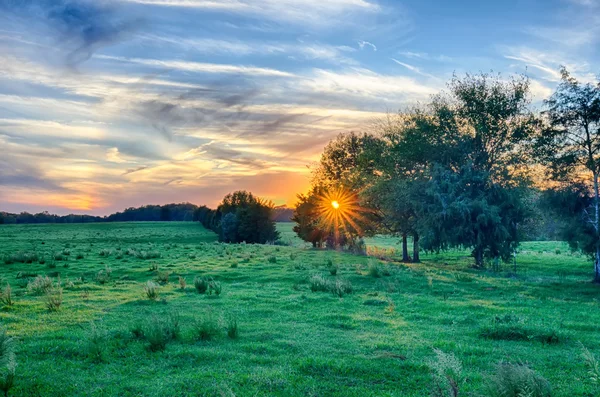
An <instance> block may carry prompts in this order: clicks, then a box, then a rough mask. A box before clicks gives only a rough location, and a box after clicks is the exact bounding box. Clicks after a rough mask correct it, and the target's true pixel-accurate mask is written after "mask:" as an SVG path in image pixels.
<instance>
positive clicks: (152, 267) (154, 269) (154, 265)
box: [148, 262, 158, 272]
mask: <svg viewBox="0 0 600 397" xmlns="http://www.w3.org/2000/svg"><path fill="white" fill-rule="evenodd" d="M148 271H149V272H157V271H158V263H156V262H150V267H149V269H148Z"/></svg>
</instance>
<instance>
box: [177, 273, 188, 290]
mask: <svg viewBox="0 0 600 397" xmlns="http://www.w3.org/2000/svg"><path fill="white" fill-rule="evenodd" d="M177 280H178V281H179V288H180V289H182V290H185V287H187V281H186V279H185V277H183V276H179V277H178V278H177Z"/></svg>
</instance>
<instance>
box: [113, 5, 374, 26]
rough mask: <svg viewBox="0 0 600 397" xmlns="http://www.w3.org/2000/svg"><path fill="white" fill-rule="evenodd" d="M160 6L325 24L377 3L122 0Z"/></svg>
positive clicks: (341, 20) (363, 10)
mask: <svg viewBox="0 0 600 397" xmlns="http://www.w3.org/2000/svg"><path fill="white" fill-rule="evenodd" d="M123 1H127V2H129V3H137V4H143V5H150V6H160V7H182V8H190V9H198V10H206V11H218V12H224V13H232V14H237V15H242V16H245V17H248V16H253V17H255V18H267V19H270V20H272V21H276V22H280V23H284V22H285V23H293V24H299V25H304V26H306V25H310V26H313V27H329V28H331V25H332V24H335V23H336V22H337V23H344V21H345V19H344V17H346V18H348V15H349V14H356V13H377V12H379V11H380V10H381V8H380V6H379V5H378V4H376V3H372V2H369V1H366V0H327V1H322V0H219V1H215V0H123Z"/></svg>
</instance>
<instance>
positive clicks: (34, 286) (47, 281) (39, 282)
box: [27, 276, 52, 295]
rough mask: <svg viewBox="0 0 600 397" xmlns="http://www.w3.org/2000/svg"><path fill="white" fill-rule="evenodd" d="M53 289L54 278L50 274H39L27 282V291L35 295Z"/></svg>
mask: <svg viewBox="0 0 600 397" xmlns="http://www.w3.org/2000/svg"><path fill="white" fill-rule="evenodd" d="M51 289H52V279H51V278H50V277H48V276H37V277H36V278H34V279H33V280H30V281H29V282H28V283H27V291H28V292H29V293H31V294H33V295H44V294H46V293H48V291H50V290H51Z"/></svg>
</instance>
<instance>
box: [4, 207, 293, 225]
mask: <svg viewBox="0 0 600 397" xmlns="http://www.w3.org/2000/svg"><path fill="white" fill-rule="evenodd" d="M199 208H203V207H198V206H197V205H195V204H191V203H179V204H165V205H144V206H141V207H138V208H133V207H131V208H127V209H126V210H124V211H123V212H117V213H114V214H111V215H108V216H94V215H75V214H69V215H56V214H50V213H49V212H47V211H44V212H40V213H38V214H31V213H29V212H21V213H19V214H12V213H9V212H2V211H0V224H23V223H92V222H144V221H146V222H158V221H178V222H181V221H190V222H191V221H195V222H197V221H199V220H200V219H199V214H200V213H199V212H198V210H199ZM204 208H206V207H204ZM293 212H294V210H293V209H290V208H286V207H275V208H274V209H273V213H272V216H273V220H274V221H275V222H290V218H291V217H292V214H293Z"/></svg>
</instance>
